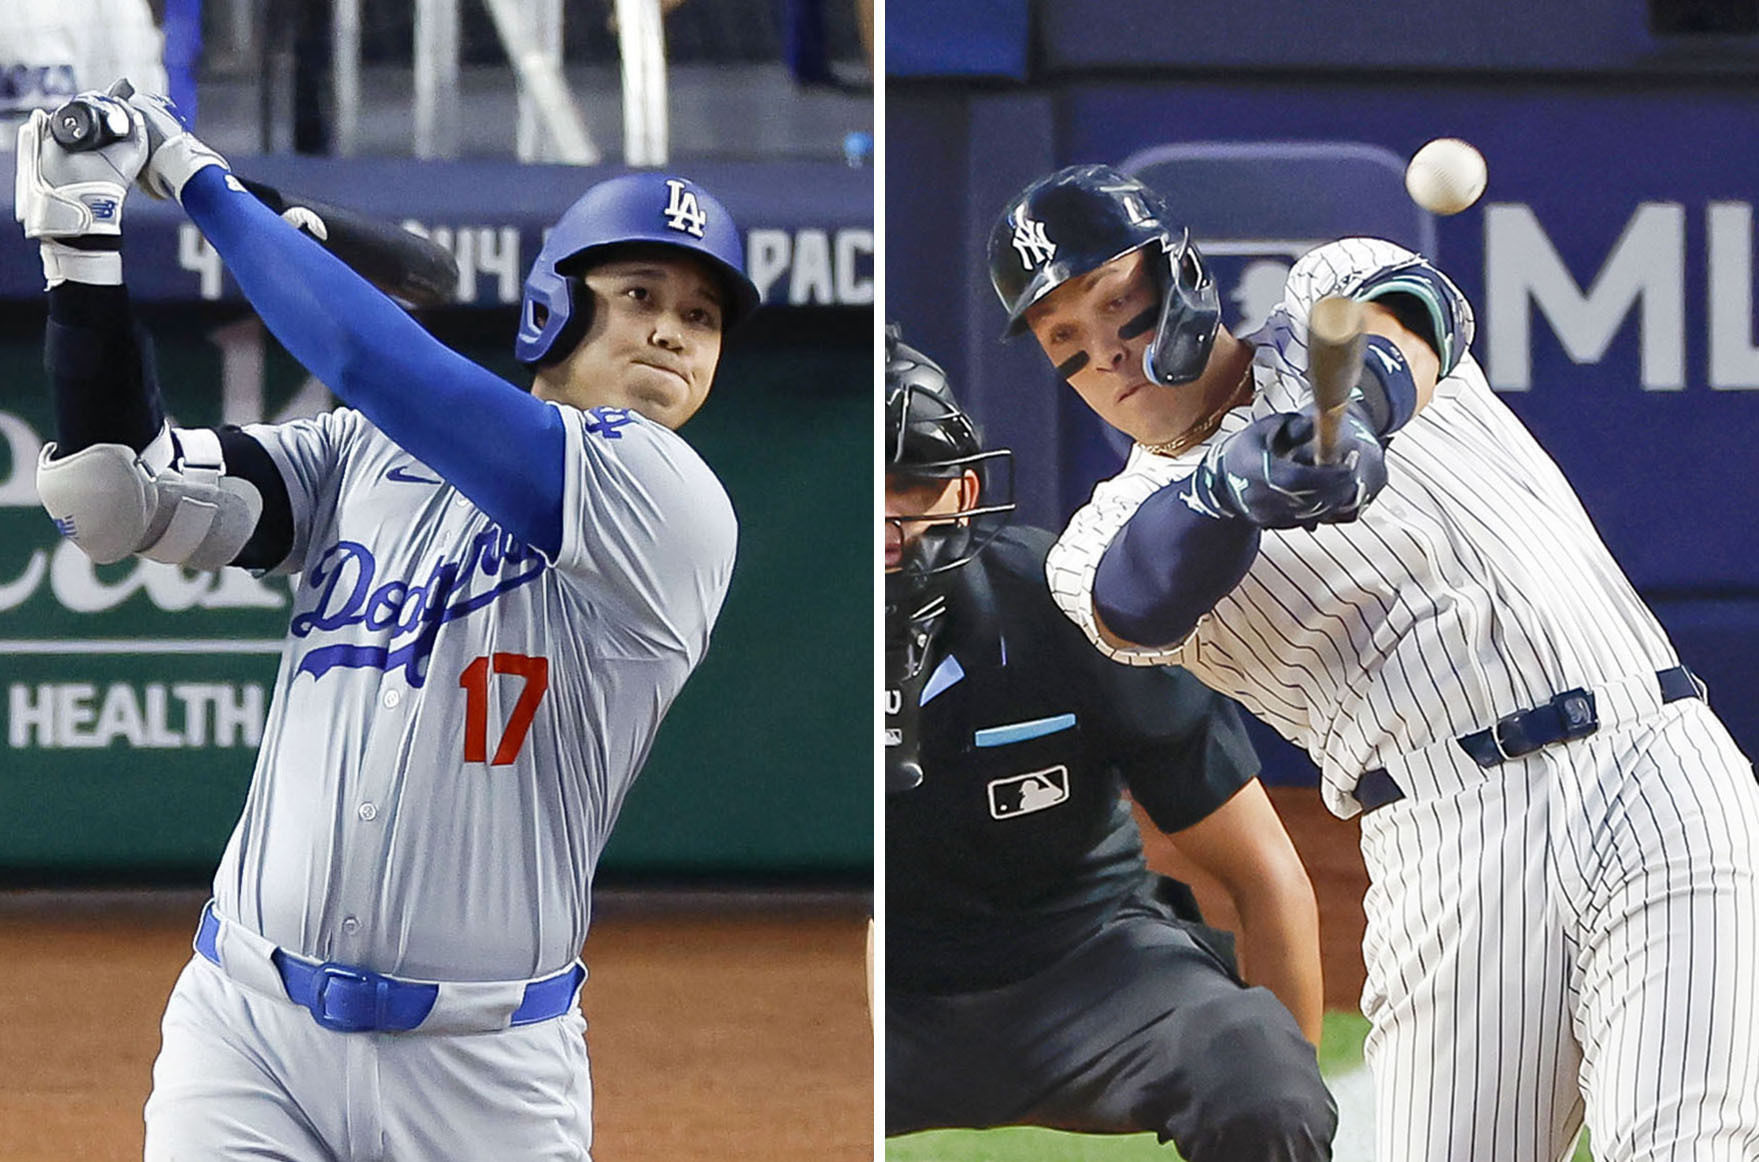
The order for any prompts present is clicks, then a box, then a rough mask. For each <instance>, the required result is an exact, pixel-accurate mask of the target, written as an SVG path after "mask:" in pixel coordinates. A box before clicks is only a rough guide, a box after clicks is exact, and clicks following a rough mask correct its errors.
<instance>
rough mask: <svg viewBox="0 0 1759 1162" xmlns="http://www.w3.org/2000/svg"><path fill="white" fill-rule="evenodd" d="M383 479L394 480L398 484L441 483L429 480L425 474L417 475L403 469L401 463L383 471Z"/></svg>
mask: <svg viewBox="0 0 1759 1162" xmlns="http://www.w3.org/2000/svg"><path fill="white" fill-rule="evenodd" d="M385 479H386V480H395V481H397V482H398V483H399V484H439V483H441V482H440V481H438V480H430V479H429V478H428V477H426V476H417V475H415V474H414V473H413V472H407V471H405V470H404V468H403V465H401V464H399V465H397V466H396V467H395V468H393V469H391V470H390V471H389V472H387V473H385Z"/></svg>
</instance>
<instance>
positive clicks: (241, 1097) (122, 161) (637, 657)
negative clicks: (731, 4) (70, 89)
mask: <svg viewBox="0 0 1759 1162" xmlns="http://www.w3.org/2000/svg"><path fill="white" fill-rule="evenodd" d="M88 98H90V99H94V100H99V101H104V100H106V99H105V98H102V97H100V96H98V95H95V94H88ZM108 109H109V115H110V116H113V117H116V118H122V119H123V121H122V122H121V123H123V124H125V125H126V126H128V132H127V134H126V136H125V137H124V139H123V140H122V141H120V142H118V143H116V144H114V145H110V146H107V147H105V148H104V149H103V150H102V151H101V152H99V153H90V154H79V155H68V154H66V153H64V152H62V151H61V150H60V148H59V147H58V146H56V145H55V144H54V143H53V141H52V139H50V138H49V137H48V136H47V135H46V134H45V133H44V132H43V127H44V122H45V117H44V115H42V114H38V115H37V116H36V117H35V118H33V119H32V121H31V122H29V123H27V125H26V126H25V128H24V130H23V131H22V133H21V136H20V147H19V157H20V170H21V173H22V175H23V176H22V177H21V184H20V189H21V192H22V196H21V198H20V201H19V206H18V210H19V216H20V218H21V219H22V221H23V222H24V225H25V231H26V233H27V234H28V235H30V236H31V237H36V238H40V239H42V251H43V261H44V267H45V271H46V273H47V275H48V281H49V284H50V289H49V300H50V323H49V330H48V339H47V358H48V365H49V367H50V370H51V373H52V378H53V381H54V386H55V393H56V408H57V415H58V421H59V430H58V441H57V443H56V444H54V445H51V446H50V447H49V448H47V449H45V451H44V454H43V458H42V461H41V463H40V465H39V471H38V485H39V490H40V491H41V493H42V497H43V502H44V505H45V507H47V508H48V510H49V511H50V513H51V514H52V515H53V516H54V517H55V519H56V521H57V523H58V525H59V526H60V527H61V529H62V531H63V532H64V533H65V534H66V535H67V536H69V537H71V538H72V539H73V540H74V541H75V542H76V543H77V544H79V545H80V546H81V547H82V548H83V549H85V550H86V551H87V552H88V553H90V554H91V555H92V556H93V557H94V558H95V559H97V560H99V561H110V560H116V559H119V558H121V557H124V556H126V555H127V554H129V553H139V554H141V555H143V556H148V557H151V558H153V559H155V560H161V561H171V562H176V563H180V564H184V565H188V566H192V567H196V568H218V567H221V566H223V565H232V566H239V567H245V568H252V569H261V570H275V571H281V572H286V573H291V574H296V575H297V576H298V578H299V580H298V582H297V584H296V587H295V590H294V602H293V613H292V617H291V620H290V622H289V625H288V633H287V640H286V643H285V647H284V649H283V652H282V655H281V664H280V673H279V677H278V685H277V689H276V692H275V697H274V700H273V704H272V706H271V709H270V712H269V718H268V723H267V725H266V727H265V730H264V737H263V744H262V750H261V753H260V755H259V758H258V762H257V767H256V772H255V776H254V779H253V781H252V784H251V788H250V792H249V797H248V799H247V801H246V804H245V808H244V813H243V817H242V818H241V819H240V820H239V823H238V826H237V828H236V830H235V831H234V832H233V835H232V839H231V842H230V843H229V845H228V846H227V849H226V853H225V856H224V858H223V861H222V863H221V865H220V869H219V872H218V874H217V875H216V877H215V881H214V900H213V902H212V903H211V904H210V905H209V906H208V908H207V909H206V910H205V912H204V914H203V916H202V918H201V923H200V927H199V929H198V931H197V932H196V935H195V940H194V944H195V955H194V956H193V957H192V959H191V960H190V963H189V965H188V967H187V968H186V969H185V970H184V973H183V975H182V977H181V978H180V979H179V981H178V983H177V986H176V989H175V990H174V992H173V993H172V996H171V1001H170V1004H169V1006H168V1008H167V1010H166V1014H165V1021H164V1043H163V1048H162V1051H161V1052H160V1055H159V1058H158V1061H157V1063H156V1065H155V1067H154V1086H153V1094H152V1097H151V1099H150V1100H149V1101H148V1103H147V1109H146V1120H147V1139H146V1141H147V1144H146V1156H147V1158H148V1159H151V1160H155V1162H158V1160H163V1162H171V1160H173V1159H177V1160H188V1159H198V1158H199V1159H209V1158H277V1159H301V1160H312V1159H331V1158H351V1159H371V1158H456V1159H471V1160H480V1159H484V1158H533V1159H535V1158H554V1159H584V1158H586V1157H587V1156H588V1151H589V1149H590V1145H591V1136H592V1135H591V1122H590V1112H591V1086H590V1082H589V1078H588V1071H587V1059H586V1047H585V1044H584V1040H583V1037H582V1031H583V1029H584V1022H583V1021H582V1019H581V1016H580V1013H579V1010H578V1008H577V1003H576V996H577V991H578V988H579V985H580V983H581V980H582V978H583V977H584V975H585V969H584V968H583V967H582V966H581V964H580V962H579V960H578V959H577V956H578V955H579V952H580V949H581V945H582V942H583V941H584V939H585V937H586V933H587V927H588V923H589V921H590V918H591V914H590V887H591V882H592V876H593V871H594V867H595V864H596V862H597V860H598V857H599V853H600V852H601V851H602V850H603V847H604V844H605V841H606V838H607V836H608V835H609V833H610V830H611V827H612V825H613V823H614V822H615V820H616V817H617V813H618V809H619V807H620V806H621V804H622V802H623V798H624V795H625V793H626V792H627V791H628V789H629V786H630V783H631V782H632V780H633V779H634V778H635V775H636V772H637V771H638V770H639V769H640V767H641V764H642V762H643V760H644V758H645V757H646V755H647V753H648V749H649V746H650V744H651V743H652V741H653V738H654V733H655V730H656V729H657V728H658V726H659V722H660V719H661V718H662V716H663V715H664V714H665V712H666V709H667V707H668V705H669V704H670V703H671V701H672V699H673V698H674V696H675V695H676V694H677V693H678V690H679V688H680V687H681V686H682V684H683V682H684V680H685V678H686V677H687V676H688V675H689V673H690V671H691V670H692V668H693V667H694V666H695V665H696V664H697V662H698V661H699V660H700V659H701V658H702V656H703V652H704V650H705V649H706V648H707V645H708V638H709V632H710V629H711V627H712V626H713V624H714V621H715V617H716V614H717V613H718V611H719V609H720V606H721V601H722V598H723V596H724V594H725V592H726V588H727V584H728V580H729V575H730V573H731V570H732V565H733V555H734V540H735V525H734V518H733V513H732V510H731V507H730V505H729V504H728V501H727V497H726V495H725V493H724V492H723V491H722V489H721V487H720V484H719V483H718V482H717V480H716V479H715V477H714V475H713V474H712V473H711V472H710V471H709V469H708V468H707V466H706V465H704V464H703V462H702V461H701V460H700V459H699V458H698V457H697V456H696V454H695V453H694V452H692V451H691V449H690V447H689V446H688V445H686V444H685V443H684V442H683V441H682V440H680V439H679V438H678V437H677V436H676V435H675V434H674V433H673V429H675V428H676V427H677V426H678V425H680V424H682V423H683V422H684V421H685V420H687V419H689V418H690V416H691V414H692V413H694V412H695V411H696V409H697V407H698V406H699V405H700V404H701V403H702V402H703V399H704V397H705V396H706V394H707V393H708V391H709V388H710V385H711V383H712V380H713V377H714V373H715V367H716V362H717V359H718V356H719V353H720V349H721V338H722V334H723V332H724V330H725V329H726V328H727V327H730V326H732V325H733V324H735V323H737V322H738V321H739V320H740V319H741V318H743V317H744V316H745V315H746V314H747V313H748V312H749V311H750V310H751V309H752V308H753V307H755V306H756V302H757V293H756V290H755V288H754V287H753V286H752V284H751V283H750V281H749V280H748V279H747V278H746V277H745V275H744V273H743V269H742V265H741V263H742V254H741V247H740V243H739V234H738V231H737V229H736V228H735V226H734V224H733V222H732V221H731V219H730V218H729V217H728V216H727V213H726V211H725V210H724V209H723V208H722V206H721V205H720V204H719V203H718V202H717V201H716V200H715V199H714V198H713V197H711V196H710V195H709V194H708V193H707V192H705V191H703V190H701V189H700V188H698V187H697V186H695V185H694V184H692V183H690V182H689V181H686V180H684V179H682V178H676V177H668V176H666V175H664V174H660V173H643V174H637V175H631V176H627V177H621V178H615V179H612V180H610V181H606V182H603V183H601V184H599V185H597V186H594V187H593V188H592V189H591V190H589V191H588V192H587V194H586V195H585V196H584V197H582V198H581V199H580V200H579V201H578V202H577V203H575V205H574V206H572V207H571V208H570V209H569V210H568V211H567V213H565V214H564V215H563V216H562V218H561V219H560V221H558V222H557V224H556V226H555V228H554V230H553V231H552V232H551V234H550V236H549V239H548V241H547V243H546V245H545V247H544V249H543V251H542V253H541V254H540V255H539V256H538V259H537V261H536V263H535V265H534V266H533V268H532V271H531V274H530V276H529V278H528V280H527V283H526V290H525V302H524V306H523V315H522V318H521V323H520V330H519V334H518V339H517V345H516V351H517V354H518V356H519V358H520V359H521V360H522V361H524V362H525V363H527V364H530V365H532V366H534V367H535V368H536V382H535V384H534V387H533V390H532V392H531V393H530V394H527V393H526V392H524V391H521V390H518V389H516V388H514V387H512V386H511V385H509V384H507V383H505V382H503V381H501V380H500V379H498V378H496V377H495V376H493V375H491V374H489V373H488V372H487V371H484V370H483V369H481V368H479V367H477V366H475V365H474V364H472V363H469V362H467V361H466V360H464V359H462V358H461V357H459V356H458V355H456V354H454V353H453V352H451V351H449V350H448V349H446V348H445V347H443V346H441V345H440V344H439V343H438V342H436V341H435V340H433V339H432V338H430V337H429V336H428V335H427V333H426V332H425V331H423V330H422V328H421V327H420V326H419V325H418V324H416V323H415V322H414V321H413V320H412V319H410V318H409V317H408V316H407V315H406V314H404V312H403V311H401V310H400V309H399V308H398V307H397V306H396V305H395V304H393V303H392V302H391V301H389V300H388V299H385V298H384V297H382V296H381V295H379V293H378V292H376V291H374V290H372V289H371V288H370V287H369V286H368V285H367V284H366V283H365V282H363V281H361V280H360V279H359V278H357V277H356V276H355V275H354V274H353V273H352V272H351V271H349V270H348V269H347V268H346V267H344V266H342V265H341V264H340V263H339V262H337V261H336V260H335V259H333V258H332V257H331V256H330V255H329V254H327V253H326V252H324V251H323V250H322V249H321V248H319V247H318V246H317V245H315V244H314V243H313V242H312V241H311V240H310V239H308V238H306V237H304V236H303V235H302V234H301V233H300V232H299V231H298V230H296V229H294V228H293V227H292V226H290V225H289V224H287V223H285V222H283V221H282V220H281V219H279V218H277V217H276V216H275V215H274V214H273V213H271V212H268V211H266V210H265V209H264V208H263V207H262V205H261V204H260V203H258V202H257V201H256V200H255V199H253V198H252V197H250V196H249V195H247V194H245V193H242V192H241V191H240V190H239V189H238V188H237V187H236V183H235V182H233V181H232V180H231V177H230V174H229V171H228V169H227V166H226V163H225V161H224V159H222V158H221V157H220V156H219V155H218V154H216V153H214V152H213V151H212V150H210V149H208V148H207V147H206V146H204V145H203V144H202V143H201V142H199V141H197V140H196V139H195V138H193V137H192V136H191V135H189V134H188V133H186V132H184V130H183V128H182V126H181V125H180V124H179V123H178V122H177V121H176V119H175V118H174V116H172V115H171V113H170V112H169V111H168V109H167V107H166V106H165V105H164V104H163V103H162V102H161V101H158V100H155V99H151V98H140V97H137V98H134V99H133V102H132V103H131V104H122V103H119V102H115V101H109V102H108ZM137 171H138V173H139V178H140V182H141V183H142V184H143V186H145V188H147V189H148V190H149V191H151V192H154V193H157V194H159V195H161V196H172V197H176V198H177V199H178V200H179V201H180V202H181V204H182V206H183V208H184V210H185V211H186V212H187V213H188V214H189V216H190V217H191V219H192V220H193V221H195V222H196V224H197V225H199V226H200V227H201V228H202V231H203V233H204V234H205V235H206V236H207V237H208V239H209V240H210V241H211V242H212V243H213V244H214V246H215V248H216V249H217V250H218V251H219V252H220V254H221V255H222V256H223V257H224V259H225V260H226V263H227V265H228V267H229V269H230V270H231V271H232V273H233V275H234V277H235V278H236V279H237V280H238V283H239V286H240V287H241V289H242V290H243V291H244V293H245V294H246V295H247V296H249V298H250V300H251V302H252V304H253V305H254V306H255V307H256V309H257V310H258V312H259V313H260V314H261V316H262V317H263V319H264V320H265V322H266V323H267V324H268V326H269V327H270V329H271V330H273V331H274V333H275V334H276V336H277V337H278V338H279V339H280V340H281V341H282V343H283V344H284V345H285V346H286V347H287V349H288V350H289V351H290V352H291V353H292V354H294V355H295V356H296V357H297V358H298V359H299V360H300V361H301V362H302V363H303V364H304V365H305V366H306V368H307V369H309V370H310V371H311V372H312V374H314V375H316V376H317V377H318V378H320V379H321V380H322V381H323V382H324V383H326V384H328V385H330V386H331V387H332V388H333V390H335V392H336V393H337V394H338V395H339V396H341V397H342V399H343V400H345V401H346V402H347V403H348V404H350V405H351V406H350V407H347V408H344V409H341V410H338V411H335V412H332V413H330V414H328V415H325V416H321V417H319V418H316V419H313V420H310V421H300V422H295V423H290V424H285V425H279V426H262V425H257V426H252V427H249V428H245V429H243V430H239V429H236V428H223V429H221V430H219V431H211V430H205V429H196V430H189V429H183V428H178V427H175V426H172V425H170V424H168V423H167V422H166V420H165V418H164V416H163V414H162V409H161V407H160V405H159V401H158V396H157V392H156V390H155V388H154V385H153V381H152V372H151V364H150V361H149V360H147V359H145V358H143V349H144V340H143V338H142V337H140V336H139V335H138V334H137V332H136V331H135V329H134V328H133V326H132V324H131V323H130V320H129V313H128V303H127V295H126V292H125V290H124V289H123V287H122V285H121V264H120V258H119V255H118V253H117V251H116V249H115V243H116V240H117V239H118V238H119V236H120V226H119V224H118V218H119V210H120V205H121V202H122V199H123V197H124V196H125V193H126V190H127V187H128V184H129V183H130V181H131V180H132V179H133V178H134V177H135V175H136V173H137Z"/></svg>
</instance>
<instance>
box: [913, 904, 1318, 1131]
mask: <svg viewBox="0 0 1759 1162" xmlns="http://www.w3.org/2000/svg"><path fill="white" fill-rule="evenodd" d="M1004 1125H1034V1126H1045V1127H1049V1128H1052V1129H1060V1130H1075V1131H1082V1132H1087V1133H1140V1132H1144V1131H1153V1132H1154V1133H1156V1134H1158V1135H1159V1136H1160V1140H1161V1141H1162V1142H1169V1141H1170V1142H1172V1143H1173V1144H1174V1145H1175V1146H1177V1147H1178V1149H1179V1152H1180V1153H1181V1154H1182V1155H1183V1156H1184V1157H1185V1158H1186V1159H1187V1162H1325V1160H1329V1159H1330V1158H1331V1140H1332V1135H1333V1133H1334V1132H1335V1131H1336V1130H1337V1106H1336V1105H1335V1103H1333V1101H1332V1098H1331V1094H1330V1093H1329V1092H1328V1091H1327V1090H1326V1088H1325V1084H1324V1082H1323V1081H1321V1080H1320V1076H1319V1066H1318V1062H1317V1061H1316V1060H1315V1057H1314V1051H1313V1047H1312V1046H1311V1045H1310V1044H1308V1042H1307V1040H1306V1038H1305V1037H1303V1036H1302V1035H1301V1030H1300V1027H1299V1026H1298V1025H1297V1024H1296V1023H1295V1019H1294V1017H1293V1016H1291V1015H1290V1013H1289V1011H1288V1010H1287V1009H1286V1008H1284V1007H1283V1005H1282V1003H1281V1002H1280V1001H1278V1000H1277V999H1276V997H1274V996H1273V995H1272V994H1271V993H1269V992H1268V991H1266V990H1265V989H1261V988H1246V987H1244V986H1243V985H1241V984H1240V983H1239V981H1238V980H1237V979H1235V977H1234V976H1233V975H1232V972H1231V966H1230V965H1228V964H1226V963H1225V962H1224V961H1223V960H1222V959H1221V956H1220V955H1218V953H1216V952H1212V951H1211V950H1210V949H1209V948H1208V947H1206V946H1205V945H1204V944H1201V943H1199V942H1198V941H1197V940H1194V939H1193V937H1192V934H1191V931H1190V929H1189V928H1188V927H1186V926H1185V925H1182V924H1179V923H1177V922H1175V921H1174V920H1172V919H1171V918H1170V917H1168V916H1166V915H1161V914H1157V913H1156V911H1155V910H1154V907H1153V905H1144V906H1137V905H1130V906H1127V907H1126V908H1125V909H1124V910H1123V911H1122V912H1121V913H1120V914H1119V915H1118V916H1116V917H1114V918H1113V919H1112V920H1111V921H1110V922H1108V923H1107V924H1106V925H1105V927H1103V928H1102V929H1101V930H1100V931H1099V932H1098V933H1096V934H1095V935H1094V936H1093V937H1092V938H1091V939H1089V940H1088V941H1087V942H1086V943H1084V944H1083V945H1081V947H1080V948H1078V949H1077V950H1076V951H1075V952H1074V953H1073V954H1072V955H1070V956H1068V957H1066V958H1065V959H1063V960H1061V961H1059V962H1058V963H1056V964H1054V965H1052V966H1051V967H1050V968H1047V969H1045V970H1044V971H1043V972H1040V973H1038V974H1037V975H1035V976H1032V977H1028V978H1027V979H1025V980H1022V981H1018V982H1015V983H1014V984H1010V985H1006V986H1004V987H1002V988H996V989H989V990H986V991H983V992H976V993H962V994H956V995H949V996H931V995H925V994H919V993H917V994H913V993H903V992H898V991H895V990H888V991H887V993H886V1133H888V1134H903V1133H910V1132H912V1131H915V1130H927V1129H941V1128H952V1127H972V1128H981V1127H989V1126H1004Z"/></svg>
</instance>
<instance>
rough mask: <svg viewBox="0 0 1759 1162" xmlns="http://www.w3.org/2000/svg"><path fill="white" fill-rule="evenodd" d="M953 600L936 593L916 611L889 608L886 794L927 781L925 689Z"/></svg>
mask: <svg viewBox="0 0 1759 1162" xmlns="http://www.w3.org/2000/svg"><path fill="white" fill-rule="evenodd" d="M946 618H947V601H946V598H945V597H944V596H942V595H939V594H936V595H935V596H933V597H931V598H930V599H929V600H928V601H927V602H926V603H924V604H923V605H921V606H919V607H918V608H917V609H916V611H915V612H913V613H904V612H902V610H900V609H899V608H898V607H895V606H894V607H892V608H888V609H887V610H886V689H885V712H886V715H885V731H886V794H888V795H896V794H899V793H900V792H903V791H909V790H912V789H914V788H915V787H917V786H919V785H920V784H921V783H922V759H921V754H922V739H921V732H920V731H919V730H918V728H917V722H918V720H919V719H920V718H921V715H922V688H923V685H924V684H925V683H926V682H927V681H928V677H929V666H928V656H929V648H930V647H931V646H932V645H933V644H934V639H935V635H936V634H937V633H939V632H940V629H941V626H942V625H944V624H945V623H946Z"/></svg>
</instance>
